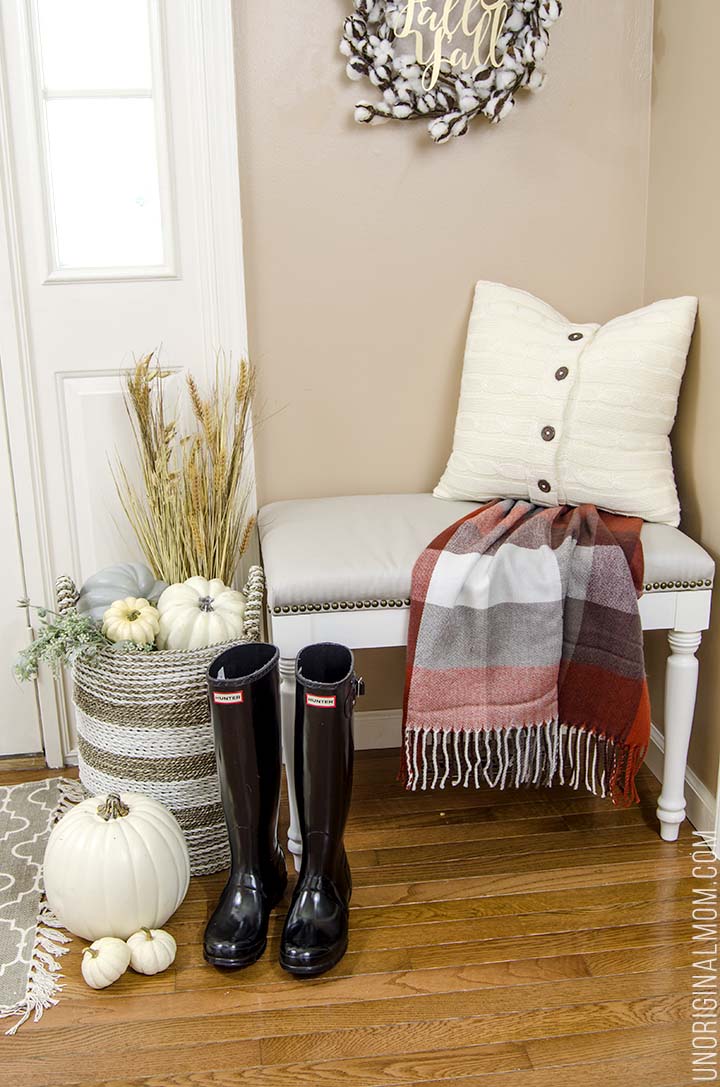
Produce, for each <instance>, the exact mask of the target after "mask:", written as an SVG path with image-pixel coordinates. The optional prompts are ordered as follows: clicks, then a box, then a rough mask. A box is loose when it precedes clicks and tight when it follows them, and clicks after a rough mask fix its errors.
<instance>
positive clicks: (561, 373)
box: [555, 366, 570, 381]
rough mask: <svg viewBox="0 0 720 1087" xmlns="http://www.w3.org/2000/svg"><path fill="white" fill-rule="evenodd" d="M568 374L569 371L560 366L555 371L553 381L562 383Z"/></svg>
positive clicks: (565, 367)
mask: <svg viewBox="0 0 720 1087" xmlns="http://www.w3.org/2000/svg"><path fill="white" fill-rule="evenodd" d="M569 373H570V371H569V370H568V368H567V366H560V367H558V369H557V370H556V371H555V380H556V381H564V380H565V378H566V377H567V376H568V374H569Z"/></svg>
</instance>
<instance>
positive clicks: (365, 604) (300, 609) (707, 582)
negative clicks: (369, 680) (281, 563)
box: [271, 578, 713, 615]
mask: <svg viewBox="0 0 720 1087" xmlns="http://www.w3.org/2000/svg"><path fill="white" fill-rule="evenodd" d="M712 585H713V583H712V579H711V578H705V579H704V580H702V579H701V580H700V581H653V582H648V584H647V585H645V586H644V590H645V592H646V593H652V592H655V593H657V592H677V590H678V589H680V590H683V589H684V590H687V589H711V588H712ZM409 607H410V600H409V599H407V600H332V601H328V602H324V603H322V604H291V605H287V604H286V605H284V606H283V607H281V608H272V609H271V610H272V614H273V615H309V614H311V613H313V612H318V611H362V610H363V609H364V608H409Z"/></svg>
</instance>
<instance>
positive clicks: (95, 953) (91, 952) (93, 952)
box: [82, 947, 100, 959]
mask: <svg viewBox="0 0 720 1087" xmlns="http://www.w3.org/2000/svg"><path fill="white" fill-rule="evenodd" d="M82 953H83V955H89V956H90V958H91V959H96V958H97V957H98V955H99V954H100V952H99V951H96V950H95V948H94V947H84V948H83V951H82Z"/></svg>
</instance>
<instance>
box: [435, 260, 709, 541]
mask: <svg viewBox="0 0 720 1087" xmlns="http://www.w3.org/2000/svg"><path fill="white" fill-rule="evenodd" d="M696 311H697V299H696V298H670V299H667V300H666V301H663V302H655V303H653V304H652V305H651V306H646V307H645V308H644V309H639V310H635V312H634V313H628V314H625V316H624V317H616V318H615V320H613V321H608V323H607V324H606V325H577V324H572V323H571V322H570V321H568V320H567V319H566V318H565V317H563V316H562V315H561V314H560V313H557V312H556V310H554V309H553V308H552V307H551V306H548V305H546V303H545V302H541V301H540V299H539V298H535V297H534V296H533V295H531V294H527V293H526V292H525V291H519V290H516V289H515V288H513V287H505V286H503V285H502V284H501V283H485V282H480V283H478V284H477V286H476V288H475V301H474V304H473V309H472V314H471V316H470V326H469V328H468V337H467V346H466V349H465V364H464V368H463V376H462V385H461V388H460V404H459V407H458V413H457V420H456V423H455V439H454V443H453V451H452V455H451V457H450V460H449V461H448V466H447V468H446V469H445V474H444V475H443V477H442V479H441V480H440V482H439V484H438V485H437V487H436V488H435V496H436V497H437V498H452V499H461V498H466V499H474V500H476V501H484V500H486V499H489V498H497V497H503V498H529V499H530V501H531V502H535V503H537V504H538V505H543V506H556V505H562V504H563V503H566V502H567V503H569V504H571V505H578V504H579V503H582V502H593V503H594V504H595V505H597V506H600V507H602V508H603V509H606V510H610V511H611V512H613V513H625V514H629V515H635V516H638V517H642V518H643V519H644V520H645V521H660V522H662V523H664V524H668V525H677V524H678V522H679V520H680V507H679V504H678V498H677V491H676V489H675V477H674V475H673V467H672V456H671V450H670V440H669V438H668V435H669V433H670V429H671V427H672V425H673V421H674V419H675V411H676V408H677V398H678V392H679V390H680V381H681V379H682V375H683V370H684V369H685V360H686V356H687V352H688V347H689V345H690V338H691V336H692V331H693V326H694V323H695V314H696Z"/></svg>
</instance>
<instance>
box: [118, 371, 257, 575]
mask: <svg viewBox="0 0 720 1087" xmlns="http://www.w3.org/2000/svg"><path fill="white" fill-rule="evenodd" d="M167 376H168V372H167V371H163V370H161V369H160V366H159V364H158V361H157V359H156V357H155V355H154V354H150V355H146V356H145V357H144V358H142V359H140V361H139V362H138V363H136V365H135V367H134V369H133V370H131V371H130V373H129V374H128V377H127V383H126V399H125V403H126V407H127V411H128V415H129V417H130V421H131V424H132V428H133V434H134V437H135V444H136V447H137V452H138V458H139V461H140V467H141V471H142V486H141V487H136V486H135V485H134V484H133V483H132V482H131V481H130V478H129V476H128V474H127V472H126V470H125V468H124V466H123V465H122V464H121V463H120V462H118V464H117V468H116V471H115V472H114V473H113V476H114V479H115V486H116V488H117V491H118V495H119V497H120V501H121V503H122V507H123V509H124V511H125V513H126V515H127V517H128V520H129V521H130V524H131V525H132V528H133V530H134V532H135V535H136V536H137V539H138V542H139V543H140V546H141V548H142V550H143V553H144V555H145V557H146V558H147V560H148V563H149V564H150V566H151V568H152V570H153V573H154V574H155V576H156V577H159V578H162V580H163V581H167V582H168V583H169V584H173V583H175V582H178V581H184V580H186V579H187V578H189V577H194V576H196V575H200V576H201V577H206V578H213V577H217V578H220V579H221V580H222V581H224V582H225V583H226V584H228V585H229V584H232V580H233V577H234V574H235V570H236V567H237V564H238V561H239V559H240V556H241V555H242V553H243V552H244V551H245V549H246V547H247V545H248V542H249V539H250V535H251V532H252V529H253V526H254V523H255V519H254V517H252V516H249V514H248V508H249V499H250V492H251V480H250V479H249V478H248V473H247V472H246V471H245V470H244V469H245V456H244V454H245V438H246V433H247V423H248V413H249V411H250V406H251V403H252V394H253V387H254V372H253V370H252V368H251V367H250V365H249V364H248V363H247V362H245V361H242V362H240V364H239V366H238V367H237V368H236V370H235V372H234V373H231V372H230V368H229V366H228V365H227V364H226V362H225V360H224V359H223V358H222V357H220V358H219V359H218V362H217V365H216V371H215V381H214V383H213V385H212V387H211V389H210V391H209V393H208V395H207V397H205V398H203V397H202V395H201V393H200V391H199V389H198V387H197V384H196V383H195V380H194V379H193V378H192V377H191V376H188V378H187V392H188V395H189V398H190V405H191V407H192V421H193V425H192V427H191V428H190V430H189V432H188V433H187V434H182V435H181V434H179V431H178V425H177V420H176V419H175V418H174V417H168V413H167V406H166V403H165V397H164V393H163V380H164V378H166V377H167Z"/></svg>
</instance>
